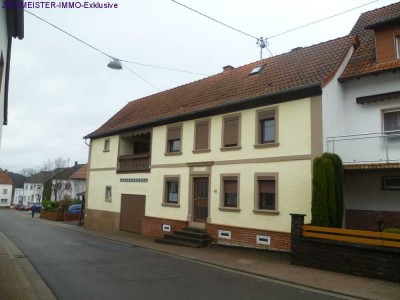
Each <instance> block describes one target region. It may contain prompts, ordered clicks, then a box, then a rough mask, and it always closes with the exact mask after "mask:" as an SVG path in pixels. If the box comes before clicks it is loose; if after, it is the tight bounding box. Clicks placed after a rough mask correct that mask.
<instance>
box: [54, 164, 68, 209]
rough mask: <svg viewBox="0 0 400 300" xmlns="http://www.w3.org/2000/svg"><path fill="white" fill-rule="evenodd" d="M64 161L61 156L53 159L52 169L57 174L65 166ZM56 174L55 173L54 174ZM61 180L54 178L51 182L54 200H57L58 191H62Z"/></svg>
mask: <svg viewBox="0 0 400 300" xmlns="http://www.w3.org/2000/svg"><path fill="white" fill-rule="evenodd" d="M65 164H66V161H65V160H64V159H62V158H61V157H59V158H56V159H54V160H53V166H54V171H55V172H56V173H57V174H58V173H59V172H60V171H61V170H62V169H63V168H65ZM56 176H57V175H56ZM62 183H63V182H62V180H57V179H56V180H54V182H53V183H52V188H53V193H54V200H55V201H58V200H60V199H58V198H59V197H58V196H59V194H60V192H61V191H62Z"/></svg>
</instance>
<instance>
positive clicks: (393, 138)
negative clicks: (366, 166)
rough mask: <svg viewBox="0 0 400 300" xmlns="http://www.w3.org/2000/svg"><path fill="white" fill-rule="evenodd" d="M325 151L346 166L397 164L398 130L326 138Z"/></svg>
mask: <svg viewBox="0 0 400 300" xmlns="http://www.w3.org/2000/svg"><path fill="white" fill-rule="evenodd" d="M327 151H328V152H332V153H336V154H338V155H339V156H340V157H341V159H342V161H343V163H346V164H351V163H390V162H399V161H400V130H393V131H385V132H377V133H362V134H351V135H342V136H336V137H328V138H327Z"/></svg>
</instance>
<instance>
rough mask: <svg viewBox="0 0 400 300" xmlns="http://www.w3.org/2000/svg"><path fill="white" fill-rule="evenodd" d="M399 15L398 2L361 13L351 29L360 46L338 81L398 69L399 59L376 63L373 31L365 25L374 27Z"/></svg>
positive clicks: (399, 4)
mask: <svg viewBox="0 0 400 300" xmlns="http://www.w3.org/2000/svg"><path fill="white" fill-rule="evenodd" d="M399 17H400V2H398V3H395V4H392V5H388V6H385V7H382V8H378V9H375V10H372V11H369V12H366V13H363V14H362V15H361V16H360V18H359V19H358V21H357V23H356V24H355V25H354V27H353V29H352V30H351V34H352V35H354V34H356V35H357V36H358V39H359V40H360V46H359V47H358V48H357V50H356V51H355V52H354V54H353V55H352V57H351V59H350V61H349V63H348V65H347V67H346V69H345V70H344V72H343V74H342V76H341V77H340V81H344V80H346V79H350V78H355V77H361V76H365V75H370V74H378V73H382V72H387V71H393V70H396V69H400V60H396V61H391V62H385V63H379V64H378V63H376V62H375V61H376V59H375V55H376V54H375V53H376V51H375V32H374V30H372V29H365V27H369V28H371V27H374V26H377V25H379V24H384V23H387V22H388V21H391V20H395V19H398V18H399Z"/></svg>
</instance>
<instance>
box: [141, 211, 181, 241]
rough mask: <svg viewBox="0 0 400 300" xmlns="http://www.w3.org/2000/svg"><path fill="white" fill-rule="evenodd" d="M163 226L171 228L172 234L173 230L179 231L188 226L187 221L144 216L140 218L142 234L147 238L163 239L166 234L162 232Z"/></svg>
mask: <svg viewBox="0 0 400 300" xmlns="http://www.w3.org/2000/svg"><path fill="white" fill-rule="evenodd" d="M163 224H165V225H170V226H171V233H173V232H174V231H175V230H179V229H182V228H184V227H186V226H188V222H187V221H178V220H169V219H161V218H154V217H146V216H145V217H143V218H142V234H143V235H147V236H154V237H163V236H164V234H166V233H168V232H165V231H163V230H162V225H163Z"/></svg>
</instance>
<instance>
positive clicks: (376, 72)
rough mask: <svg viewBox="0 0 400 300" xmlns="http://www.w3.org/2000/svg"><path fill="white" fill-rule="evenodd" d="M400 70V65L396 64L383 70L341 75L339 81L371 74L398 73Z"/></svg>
mask: <svg viewBox="0 0 400 300" xmlns="http://www.w3.org/2000/svg"><path fill="white" fill-rule="evenodd" d="M398 70H400V66H396V67H391V68H388V69H383V70H376V71H371V72H364V73H359V74H354V75H350V76H344V77H343V76H341V77H339V79H338V80H339V82H345V81H348V80H351V79H360V78H362V77H367V76H371V75H379V74H382V73H390V72H393V73H396V72H397V71H398Z"/></svg>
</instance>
